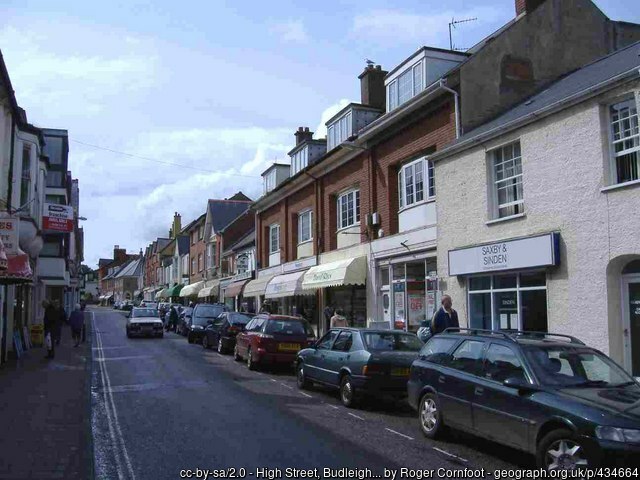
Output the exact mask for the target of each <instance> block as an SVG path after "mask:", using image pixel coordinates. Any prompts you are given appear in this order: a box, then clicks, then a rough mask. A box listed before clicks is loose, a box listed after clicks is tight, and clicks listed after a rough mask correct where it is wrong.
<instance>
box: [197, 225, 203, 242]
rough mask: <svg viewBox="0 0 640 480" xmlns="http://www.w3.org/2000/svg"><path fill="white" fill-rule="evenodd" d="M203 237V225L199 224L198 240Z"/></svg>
mask: <svg viewBox="0 0 640 480" xmlns="http://www.w3.org/2000/svg"><path fill="white" fill-rule="evenodd" d="M203 237H204V227H203V226H202V225H200V226H199V227H198V240H202V238H203Z"/></svg>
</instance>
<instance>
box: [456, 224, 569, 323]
mask: <svg viewBox="0 0 640 480" xmlns="http://www.w3.org/2000/svg"><path fill="white" fill-rule="evenodd" d="M559 239H560V236H559V234H557V233H548V234H545V235H538V236H534V237H526V238H519V239H513V240H505V241H501V242H494V243H489V244H483V245H477V246H472V247H467V248H461V249H456V250H450V251H449V262H448V263H449V276H450V277H457V278H458V279H460V280H461V281H462V282H463V284H464V286H465V292H466V302H467V312H468V316H469V319H468V324H469V326H470V327H471V328H482V329H487V330H500V329H506V330H524V331H537V332H546V331H548V325H549V321H548V300H547V288H548V286H547V276H548V270H549V269H550V268H552V267H555V266H557V265H559V262H560V254H559Z"/></svg>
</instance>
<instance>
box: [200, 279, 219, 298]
mask: <svg viewBox="0 0 640 480" xmlns="http://www.w3.org/2000/svg"><path fill="white" fill-rule="evenodd" d="M219 286H220V279H217V278H216V279H215V280H209V281H207V282H206V283H205V286H204V288H203V289H202V290H200V291H199V292H198V298H206V297H217V296H218V290H219V289H218V287H219Z"/></svg>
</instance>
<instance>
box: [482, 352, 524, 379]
mask: <svg viewBox="0 0 640 480" xmlns="http://www.w3.org/2000/svg"><path fill="white" fill-rule="evenodd" d="M484 374H485V377H487V378H488V379H490V380H495V381H496V382H504V381H505V380H506V379H507V378H518V379H520V380H524V381H528V380H527V378H526V377H525V374H524V369H523V368H522V363H520V360H519V359H518V356H517V355H516V354H515V352H514V351H513V350H512V349H510V348H509V347H505V346H504V345H499V344H497V343H492V344H491V345H490V346H489V349H488V350H487V359H486V362H485V366H484Z"/></svg>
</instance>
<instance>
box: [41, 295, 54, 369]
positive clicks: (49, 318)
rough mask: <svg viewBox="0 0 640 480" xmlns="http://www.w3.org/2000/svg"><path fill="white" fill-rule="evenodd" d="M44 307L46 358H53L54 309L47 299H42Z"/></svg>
mask: <svg viewBox="0 0 640 480" xmlns="http://www.w3.org/2000/svg"><path fill="white" fill-rule="evenodd" d="M42 308H44V321H43V323H44V344H45V346H46V348H47V356H46V358H54V357H55V354H56V351H55V333H54V332H55V328H56V310H55V308H54V306H53V305H52V304H51V303H50V302H49V301H47V300H43V301H42Z"/></svg>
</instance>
